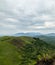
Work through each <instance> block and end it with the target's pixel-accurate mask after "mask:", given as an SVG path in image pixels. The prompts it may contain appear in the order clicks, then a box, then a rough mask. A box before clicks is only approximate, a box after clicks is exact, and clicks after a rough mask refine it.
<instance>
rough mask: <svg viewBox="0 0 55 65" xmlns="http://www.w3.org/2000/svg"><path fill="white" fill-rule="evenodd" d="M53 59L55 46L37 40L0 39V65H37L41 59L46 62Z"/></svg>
mask: <svg viewBox="0 0 55 65" xmlns="http://www.w3.org/2000/svg"><path fill="white" fill-rule="evenodd" d="M53 57H55V46H54V45H51V44H48V43H46V42H45V41H43V40H41V39H39V38H35V37H27V36H21V37H13V36H3V37H0V65H37V63H38V61H40V60H42V59H44V60H45V61H47V59H49V60H50V59H53ZM52 62H53V61H52ZM46 63H47V62H46ZM46 63H45V64H44V63H43V64H42V65H46ZM49 63H50V64H51V62H49ZM49 63H48V65H49ZM40 65H41V64H40Z"/></svg>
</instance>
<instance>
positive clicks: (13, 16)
mask: <svg viewBox="0 0 55 65" xmlns="http://www.w3.org/2000/svg"><path fill="white" fill-rule="evenodd" d="M49 28H50V29H51V31H52V32H53V31H54V28H55V0H0V30H1V33H2V31H5V32H7V33H13V32H14V33H15V32H21V31H23V32H26V31H27V32H28V31H39V32H40V31H41V32H44V30H46V32H47V30H49ZM11 29H13V30H11ZM7 30H9V32H8V31H7ZM48 32H50V31H48ZM54 32H55V31H54Z"/></svg>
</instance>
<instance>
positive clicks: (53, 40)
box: [39, 36, 55, 45]
mask: <svg viewBox="0 0 55 65" xmlns="http://www.w3.org/2000/svg"><path fill="white" fill-rule="evenodd" d="M39 38H40V39H42V40H44V41H46V42H47V43H50V44H52V45H55V36H40V37H39Z"/></svg>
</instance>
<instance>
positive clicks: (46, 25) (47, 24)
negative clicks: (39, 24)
mask: <svg viewBox="0 0 55 65" xmlns="http://www.w3.org/2000/svg"><path fill="white" fill-rule="evenodd" d="M45 27H47V28H48V27H49V28H51V27H55V22H45Z"/></svg>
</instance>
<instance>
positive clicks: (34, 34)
mask: <svg viewBox="0 0 55 65" xmlns="http://www.w3.org/2000/svg"><path fill="white" fill-rule="evenodd" d="M40 35H42V34H41V33H36V32H28V33H16V34H14V36H30V37H35V36H40Z"/></svg>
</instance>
